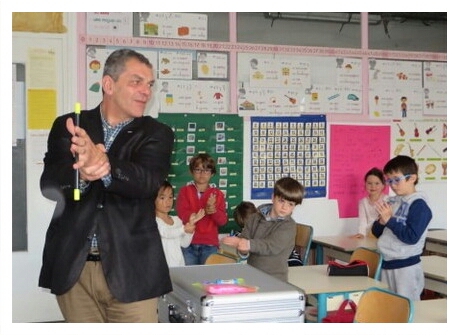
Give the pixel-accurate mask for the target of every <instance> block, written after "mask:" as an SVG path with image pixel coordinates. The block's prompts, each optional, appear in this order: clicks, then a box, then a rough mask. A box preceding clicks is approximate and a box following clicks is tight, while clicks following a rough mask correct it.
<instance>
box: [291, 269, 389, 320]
mask: <svg viewBox="0 0 459 335" xmlns="http://www.w3.org/2000/svg"><path fill="white" fill-rule="evenodd" d="M288 281H289V283H290V284H293V285H295V286H297V287H298V288H300V289H302V290H303V291H304V292H305V294H306V295H307V296H308V298H309V297H310V296H311V295H313V296H317V320H318V322H321V321H322V318H324V317H325V316H326V315H327V300H329V299H330V298H333V297H335V296H342V297H343V298H349V297H350V295H351V294H352V297H351V299H352V300H354V301H355V302H356V303H357V302H358V298H359V297H360V294H361V292H363V291H364V290H366V289H368V288H369V287H372V286H376V287H381V288H387V285H386V284H385V283H382V282H380V281H377V280H375V279H373V278H370V277H364V276H350V277H347V276H328V275H327V265H307V266H293V267H290V268H289V269H288ZM357 293H358V294H357ZM356 295H358V298H356ZM338 298H339V297H338Z"/></svg>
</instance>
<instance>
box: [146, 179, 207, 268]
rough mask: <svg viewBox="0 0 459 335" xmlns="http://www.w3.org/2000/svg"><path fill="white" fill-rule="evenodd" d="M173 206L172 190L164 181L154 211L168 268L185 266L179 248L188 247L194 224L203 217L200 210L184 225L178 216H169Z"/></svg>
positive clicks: (202, 212) (202, 211)
mask: <svg viewBox="0 0 459 335" xmlns="http://www.w3.org/2000/svg"><path fill="white" fill-rule="evenodd" d="M173 204H174V189H173V188H172V185H171V184H170V183H169V182H168V181H164V182H163V184H162V186H161V188H160V189H159V191H158V195H157V197H156V200H155V211H156V222H158V230H159V234H160V235H161V242H162V244H163V249H164V253H165V255H166V261H167V265H168V266H169V267H172V266H183V265H185V259H184V258H183V253H182V249H181V247H183V248H186V247H188V246H189V245H190V243H191V238H192V237H193V233H194V230H195V228H196V222H197V221H199V220H200V219H202V218H203V217H204V215H205V213H204V210H203V209H201V210H200V211H198V212H197V213H193V214H191V215H190V221H189V222H188V223H187V224H185V225H184V224H183V222H182V220H180V218H179V217H178V216H170V215H169V212H170V211H171V210H172V205H173Z"/></svg>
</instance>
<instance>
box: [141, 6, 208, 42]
mask: <svg viewBox="0 0 459 335" xmlns="http://www.w3.org/2000/svg"><path fill="white" fill-rule="evenodd" d="M139 33H140V36H141V37H160V38H180V39H190V40H207V15H206V14H198V13H173V12H156V13H154V12H141V13H139Z"/></svg>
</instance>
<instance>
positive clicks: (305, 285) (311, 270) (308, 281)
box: [288, 264, 387, 294]
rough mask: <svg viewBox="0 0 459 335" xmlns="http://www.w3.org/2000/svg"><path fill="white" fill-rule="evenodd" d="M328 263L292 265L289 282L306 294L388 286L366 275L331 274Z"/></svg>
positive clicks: (289, 269)
mask: <svg viewBox="0 0 459 335" xmlns="http://www.w3.org/2000/svg"><path fill="white" fill-rule="evenodd" d="M327 267H328V265H327V264H322V265H306V266H292V267H289V268H288V282H289V283H290V284H293V285H295V286H297V287H299V288H300V289H302V290H303V291H304V292H305V293H306V294H320V293H333V292H355V291H364V290H366V289H367V288H369V287H372V286H376V287H381V288H387V285H386V284H385V283H382V282H380V281H377V280H375V279H373V278H370V277H365V276H329V275H328V274H327Z"/></svg>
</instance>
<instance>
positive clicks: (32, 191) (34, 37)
mask: <svg viewBox="0 0 459 335" xmlns="http://www.w3.org/2000/svg"><path fill="white" fill-rule="evenodd" d="M249 19H250V16H249ZM252 19H253V18H252ZM258 20H260V19H258ZM257 23H259V24H260V25H261V24H264V25H266V24H267V22H266V20H260V22H257ZM241 24H242V23H241ZM245 24H246V27H249V26H248V23H245ZM252 24H253V22H251V23H250V27H251V26H252ZM276 24H282V25H283V24H288V25H290V24H293V23H292V22H289V23H287V22H281V21H279V22H276ZM65 25H66V27H67V29H68V32H67V33H65V34H28V33H14V34H13V62H26V61H27V49H28V48H30V47H53V48H55V49H56V50H57V51H58V61H57V64H58V67H59V68H58V70H57V71H58V73H59V86H58V87H59V92H58V97H59V101H58V111H59V113H64V112H67V111H70V110H71V109H72V108H73V103H74V102H75V101H77V98H78V97H77V93H76V92H77V89H76V88H77V86H78V82H77V78H78V74H77V73H76V70H77V57H76V55H77V51H76V49H77V46H78V36H77V33H76V30H77V29H76V14H66V15H65ZM322 27H323V25H322ZM209 29H210V28H209ZM247 29H248V28H247ZM322 29H323V28H322ZM349 29H350V30H356V29H357V31H359V29H358V28H355V26H352V27H350V28H349ZM248 30H249V29H248ZM401 30H403V29H402V28H401ZM279 31H280V30H276V29H272V30H270V34H271V36H272V34H276V33H278V32H279ZM325 31H328V34H329V35H330V36H331V35H333V38H336V39H337V45H336V47H340V45H338V44H339V42H338V41H340V39H339V36H336V35H337V34H336V24H330V25H329V30H325ZM395 31H397V27H395V28H394V33H395ZM349 33H350V32H346V34H349ZM295 34H298V35H301V34H303V32H294V31H292V35H291V38H292V40H294V38H295V37H294V36H293V35H295ZM427 34H428V30H426V31H424V30H423V31H422V38H423V39H429V36H428V35H427ZM434 34H437V33H436V32H434ZM310 35H311V34H310ZM314 36H315V37H314ZM375 37H376V36H375ZM277 38H279V39H282V38H283V36H277ZM310 38H312V41H313V42H314V41H315V43H317V45H320V41H321V36H320V34H317V35H314V34H312V35H311V36H310ZM345 38H346V39H350V38H351V37H350V36H347V37H345ZM354 38H355V37H354ZM380 38H381V40H384V43H388V44H390V43H392V41H388V40H387V37H386V36H384V35H383V34H381V36H380ZM386 40H387V41H386ZM260 42H262V41H260ZM407 43H411V41H407ZM444 43H446V41H445V42H444ZM345 47H348V45H345ZM445 49H446V47H445ZM249 140H250V137H249V120H248V119H245V120H244V143H249ZM29 145H30V143H29ZM28 150H32V148H31V147H30V146H29V147H28ZM248 150H249V146H247V145H244V162H248V161H249V160H250V158H249V154H250V153H249V151H248ZM328 152H329V151H328ZM43 154H44V152H43V153H42V155H43ZM36 155H39V153H34V156H36ZM31 159H32V158H31V157H30V155H29V158H27V168H28V170H27V199H28V207H27V210H28V216H27V220H28V225H27V227H28V250H27V251H23V252H14V253H13V255H12V271H13V273H12V275H13V287H12V295H13V304H12V312H13V315H12V321H13V322H42V321H58V320H62V316H61V314H60V311H59V309H58V307H57V304H56V302H55V297H54V295H52V294H49V293H47V292H44V291H43V290H41V289H40V288H38V274H39V270H40V267H41V254H42V248H43V242H44V236H45V233H46V229H47V227H48V224H49V221H50V218H51V215H52V211H53V209H54V203H52V202H50V201H48V200H46V199H44V198H43V196H42V195H41V193H40V190H39V178H40V175H41V171H42V166H40V165H37V164H34V163H33V162H32V161H31ZM244 166H245V167H244V180H250V171H249V164H244ZM419 189H421V190H423V191H425V192H426V193H428V194H429V197H430V198H431V201H432V207H433V208H434V219H433V221H432V227H434V228H446V183H443V184H441V185H439V184H432V185H427V184H426V185H420V186H419ZM243 193H244V199H247V200H251V199H250V189H249V186H248V185H245V186H244V190H243ZM254 202H255V203H256V204H257V205H258V204H261V203H265V202H267V201H261V200H254ZM294 219H295V220H297V221H298V222H301V223H307V224H310V225H312V226H313V227H314V229H315V234H317V235H338V234H351V233H354V232H356V230H357V219H356V218H350V219H340V218H339V214H338V204H337V202H336V200H329V199H327V198H313V199H305V200H304V202H303V204H302V205H300V206H298V207H297V208H296V209H295V212H294Z"/></svg>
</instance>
